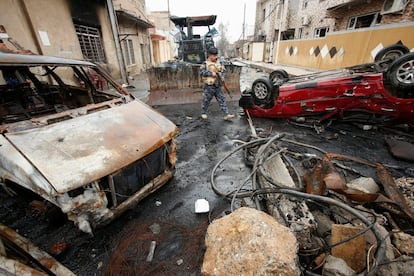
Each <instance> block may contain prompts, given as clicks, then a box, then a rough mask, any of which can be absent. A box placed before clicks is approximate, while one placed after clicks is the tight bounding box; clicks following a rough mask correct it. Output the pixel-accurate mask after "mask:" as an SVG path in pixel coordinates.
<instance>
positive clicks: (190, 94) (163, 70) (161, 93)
mask: <svg viewBox="0 0 414 276" xmlns="http://www.w3.org/2000/svg"><path fill="white" fill-rule="evenodd" d="M200 66H201V65H200V64H191V63H171V64H168V65H165V66H159V67H152V68H150V69H148V70H147V74H148V78H149V83H150V93H149V97H148V104H151V105H167V104H180V103H196V102H200V103H201V100H202V98H203V82H202V79H201V77H200ZM241 68H242V67H241V66H239V65H234V64H230V65H226V71H227V73H226V78H225V83H226V87H227V90H228V91H229V92H230V93H231V97H230V95H229V94H227V91H225V90H224V88H223V92H224V93H225V95H226V97H227V100H229V101H230V100H238V99H239V97H240V73H241Z"/></svg>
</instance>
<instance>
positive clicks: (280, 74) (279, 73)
mask: <svg viewBox="0 0 414 276" xmlns="http://www.w3.org/2000/svg"><path fill="white" fill-rule="evenodd" d="M269 79H270V81H271V82H272V83H275V82H276V83H278V84H280V83H284V82H286V81H288V80H289V74H288V72H286V71H285V70H283V69H277V70H274V71H273V72H271V73H270V74H269Z"/></svg>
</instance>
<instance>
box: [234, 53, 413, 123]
mask: <svg viewBox="0 0 414 276" xmlns="http://www.w3.org/2000/svg"><path fill="white" fill-rule="evenodd" d="M239 105H240V106H241V107H242V108H243V109H244V111H245V112H248V113H249V115H251V116H254V117H268V118H290V119H292V120H299V119H300V120H301V121H303V120H307V119H316V121H318V122H323V121H325V120H327V119H334V118H335V119H339V120H342V121H356V122H364V123H375V124H388V123H392V124H396V123H397V124H398V123H405V124H409V125H411V126H414V53H410V52H409V50H408V48H407V47H405V46H404V45H391V46H388V47H386V48H384V49H383V50H382V51H380V52H379V53H378V54H377V56H376V57H375V62H373V63H369V64H362V65H357V66H353V67H348V68H344V69H339V70H331V71H325V72H321V73H314V74H308V75H303V76H300V77H289V75H288V74H287V72H286V71H284V70H275V71H273V72H272V73H271V74H270V75H269V78H259V79H256V80H255V81H254V82H253V85H252V89H251V90H248V91H244V92H243V93H242V97H241V99H240V100H239Z"/></svg>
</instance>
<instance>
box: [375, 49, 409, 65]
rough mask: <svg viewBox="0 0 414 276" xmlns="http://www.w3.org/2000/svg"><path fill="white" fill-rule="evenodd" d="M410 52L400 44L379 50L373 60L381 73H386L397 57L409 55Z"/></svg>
mask: <svg viewBox="0 0 414 276" xmlns="http://www.w3.org/2000/svg"><path fill="white" fill-rule="evenodd" d="M409 52H410V50H409V49H408V48H407V47H406V46H404V45H402V44H393V45H390V46H387V47H384V48H383V49H381V50H380V51H379V52H378V53H377V54H376V55H375V58H374V61H375V62H376V63H377V64H378V65H379V67H380V69H381V71H387V69H388V68H389V65H390V64H391V63H392V62H393V61H394V60H396V59H398V58H399V57H401V56H403V55H405V54H407V53H409Z"/></svg>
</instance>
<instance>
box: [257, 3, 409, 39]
mask: <svg viewBox="0 0 414 276" xmlns="http://www.w3.org/2000/svg"><path fill="white" fill-rule="evenodd" d="M410 21H414V2H413V1H410V0H258V1H257V3H256V22H255V25H256V27H255V40H256V41H266V42H270V41H275V40H277V39H278V36H279V34H280V39H281V40H288V39H309V38H318V37H324V36H326V34H327V33H328V32H336V31H344V30H354V29H358V28H369V27H375V26H381V25H387V24H393V23H402V22H410Z"/></svg>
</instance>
